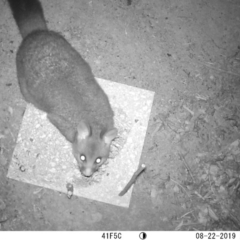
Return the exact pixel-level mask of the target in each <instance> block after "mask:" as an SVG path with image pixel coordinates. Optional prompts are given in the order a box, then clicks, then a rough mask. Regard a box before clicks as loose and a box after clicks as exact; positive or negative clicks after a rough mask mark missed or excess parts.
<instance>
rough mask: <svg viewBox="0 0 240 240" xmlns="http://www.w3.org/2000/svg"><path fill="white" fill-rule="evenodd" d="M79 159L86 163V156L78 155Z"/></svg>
mask: <svg viewBox="0 0 240 240" xmlns="http://www.w3.org/2000/svg"><path fill="white" fill-rule="evenodd" d="M80 159H81V160H82V161H83V162H84V161H86V156H85V155H83V154H81V155H80Z"/></svg>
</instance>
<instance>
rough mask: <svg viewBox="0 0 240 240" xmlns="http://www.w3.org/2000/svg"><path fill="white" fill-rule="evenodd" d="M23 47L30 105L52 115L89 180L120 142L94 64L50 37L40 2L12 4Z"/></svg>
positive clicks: (15, 0)
mask: <svg viewBox="0 0 240 240" xmlns="http://www.w3.org/2000/svg"><path fill="white" fill-rule="evenodd" d="M8 2H9V5H10V8H11V10H12V13H13V16H14V19H15V21H16V23H17V26H18V28H19V31H20V33H21V35H22V38H23V41H22V43H21V44H20V46H19V49H18V51H17V56H16V65H17V78H18V82H19V86H20V90H21V93H22V95H23V96H24V98H25V100H26V101H27V102H29V103H32V104H33V105H34V106H35V107H37V108H38V109H40V110H42V111H44V112H46V113H47V117H48V119H49V121H50V122H51V123H52V124H53V125H54V126H55V127H56V128H57V129H58V130H59V131H60V132H61V133H62V135H63V136H64V137H65V138H66V139H67V140H68V141H69V142H70V143H71V144H72V149H73V155H74V157H75V158H76V160H77V163H78V166H79V169H80V171H81V173H82V174H83V175H84V176H87V177H89V176H92V174H93V173H94V172H95V171H97V170H98V168H99V167H100V166H101V165H102V164H103V163H104V162H105V161H106V160H107V158H108V157H109V151H110V145H111V142H112V140H113V139H114V138H115V137H116V136H117V129H116V128H115V127H114V119H113V117H114V113H113V110H112V108H111V106H110V103H109V99H108V97H107V95H106V94H105V92H104V91H103V90H102V88H101V87H100V86H99V84H98V83H97V82H96V80H95V78H94V75H93V73H92V71H91V68H90V66H89V64H88V63H87V62H86V61H85V60H84V59H83V58H82V57H81V55H80V54H79V53H78V52H77V51H76V50H75V49H74V48H73V47H72V46H71V45H70V44H69V42H68V41H67V40H66V39H65V38H64V37H63V36H62V35H61V34H59V33H57V32H55V31H50V30H48V28H47V24H46V21H45V18H44V14H43V9H42V5H41V3H40V2H39V1H38V0H8Z"/></svg>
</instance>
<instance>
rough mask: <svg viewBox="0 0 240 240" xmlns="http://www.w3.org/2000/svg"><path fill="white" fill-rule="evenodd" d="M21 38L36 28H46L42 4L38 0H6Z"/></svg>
mask: <svg viewBox="0 0 240 240" xmlns="http://www.w3.org/2000/svg"><path fill="white" fill-rule="evenodd" d="M8 3H9V5H10V8H11V10H12V13H13V17H14V18H15V21H16V23H17V26H18V28H19V31H20V33H21V35H22V37H23V38H25V37H26V36H27V35H28V34H29V33H31V32H33V31H36V30H44V29H45V30H46V29H47V24H46V21H45V18H44V14H43V9H42V5H41V3H40V2H39V1H38V0H8Z"/></svg>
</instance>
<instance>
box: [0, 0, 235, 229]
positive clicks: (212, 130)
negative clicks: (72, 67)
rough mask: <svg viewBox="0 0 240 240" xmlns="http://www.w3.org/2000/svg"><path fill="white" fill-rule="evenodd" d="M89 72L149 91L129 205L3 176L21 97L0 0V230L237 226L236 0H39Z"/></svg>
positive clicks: (13, 43) (14, 43)
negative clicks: (152, 93) (139, 170)
mask: <svg viewBox="0 0 240 240" xmlns="http://www.w3.org/2000/svg"><path fill="white" fill-rule="evenodd" d="M42 3H43V8H44V12H45V16H46V19H47V21H48V26H49V28H50V29H52V30H56V31H59V32H61V33H62V34H63V35H64V36H65V37H66V38H67V39H68V40H69V42H70V43H71V44H72V45H73V46H74V47H75V48H76V49H77V50H78V51H79V52H80V53H81V54H82V56H83V57H84V58H85V59H86V60H87V61H88V62H89V63H90V65H91V66H92V69H93V72H94V74H95V75H96V76H97V77H101V78H104V79H109V80H112V81H116V82H121V83H125V84H128V85H131V86H136V87H140V88H145V89H148V90H152V91H155V93H156V95H155V100H154V104H153V109H152V114H151V119H150V122H149V127H148V133H147V136H146V139H145V145H144V149H143V153H142V158H141V163H145V164H146V165H147V170H146V171H145V172H144V173H143V174H142V175H141V176H140V177H139V178H138V180H137V182H136V184H135V187H134V190H133V196H132V200H131V204H130V208H129V209H124V208H120V207H116V206H112V205H107V204H103V203H99V202H95V201H89V200H88V199H83V198H77V197H75V196H73V197H72V198H71V199H68V198H67V196H66V195H65V194H61V193H58V192H54V191H51V190H48V189H41V188H39V187H37V186H33V185H28V184H25V183H21V182H17V181H13V180H9V179H7V178H6V174H7V170H8V166H9V164H10V161H11V155H12V152H13V149H14V146H15V141H16V139H17V134H18V131H19V128H20V124H21V119H22V115H23V113H24V109H25V106H26V103H25V102H24V100H23V99H22V96H21V94H20V91H19V88H18V84H17V79H16V70H15V56H16V51H17V48H18V46H19V44H20V41H21V37H20V35H19V33H18V30H17V28H16V25H15V23H14V21H13V18H12V15H11V13H10V11H9V8H8V5H7V3H6V1H5V0H2V1H0V66H1V67H0V77H1V80H0V228H1V230H240V217H239V216H240V200H239V199H240V147H239V145H240V17H239V16H240V3H239V1H237V0H212V1H207V0H191V1H190V0H181V1H179V0H171V1H169V0H161V1H160V0H151V1H150V0H132V1H127V0H98V1H86V0H81V1H74V0H68V1H64V0H51V1H46V0H42Z"/></svg>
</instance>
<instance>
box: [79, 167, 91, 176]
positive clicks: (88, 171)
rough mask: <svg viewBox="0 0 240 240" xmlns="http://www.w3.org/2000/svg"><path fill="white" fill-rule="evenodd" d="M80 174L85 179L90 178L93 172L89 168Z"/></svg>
mask: <svg viewBox="0 0 240 240" xmlns="http://www.w3.org/2000/svg"><path fill="white" fill-rule="evenodd" d="M82 174H83V175H84V176H85V177H91V176H92V174H93V171H92V169H91V168H85V169H84V170H83V171H82Z"/></svg>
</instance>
